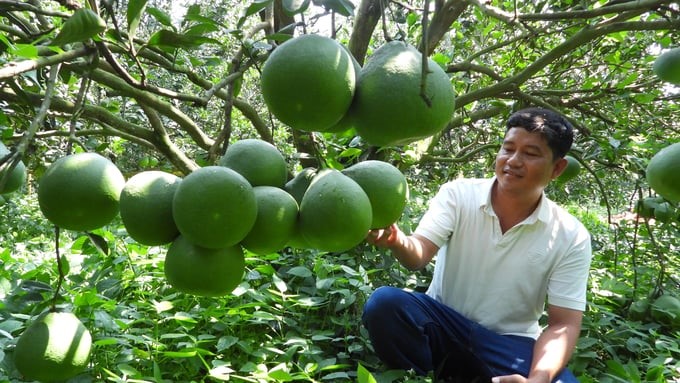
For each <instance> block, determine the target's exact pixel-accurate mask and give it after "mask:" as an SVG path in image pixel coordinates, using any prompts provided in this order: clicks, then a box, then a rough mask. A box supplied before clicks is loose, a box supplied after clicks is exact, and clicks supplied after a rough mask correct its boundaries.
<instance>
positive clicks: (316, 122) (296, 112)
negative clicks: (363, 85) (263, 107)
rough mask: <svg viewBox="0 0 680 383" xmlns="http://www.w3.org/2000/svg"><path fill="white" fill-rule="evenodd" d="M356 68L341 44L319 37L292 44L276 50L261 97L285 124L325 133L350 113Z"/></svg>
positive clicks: (263, 78) (265, 72) (265, 74)
mask: <svg viewBox="0 0 680 383" xmlns="http://www.w3.org/2000/svg"><path fill="white" fill-rule="evenodd" d="M354 68H355V66H354V63H353V61H352V57H351V55H350V54H349V52H348V51H347V50H346V49H344V48H343V47H342V46H341V45H340V44H339V43H338V42H337V41H335V40H333V39H330V38H328V37H324V36H319V35H302V36H299V37H295V38H292V39H290V40H288V41H286V42H284V43H283V44H281V45H280V46H279V47H277V48H276V49H274V51H273V52H272V53H271V55H270V56H269V58H267V61H266V62H265V64H264V67H263V68H262V76H261V78H260V81H261V88H262V96H263V97H264V101H265V103H266V104H267V107H268V108H269V110H270V111H271V112H272V113H273V114H274V116H276V118H278V119H279V120H281V121H282V122H283V123H285V124H287V125H289V126H290V127H292V128H294V129H298V130H302V131H325V130H326V129H328V128H330V127H332V126H333V125H335V123H337V122H338V121H340V119H341V118H342V117H343V116H344V115H345V113H346V112H347V109H349V106H350V104H351V103H352V99H353V97H354V90H355V87H356V74H355V69H354Z"/></svg>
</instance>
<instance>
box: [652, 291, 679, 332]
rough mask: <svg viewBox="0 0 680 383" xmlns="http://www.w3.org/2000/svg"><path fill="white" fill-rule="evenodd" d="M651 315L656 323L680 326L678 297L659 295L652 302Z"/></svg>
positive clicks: (674, 326) (673, 326)
mask: <svg viewBox="0 0 680 383" xmlns="http://www.w3.org/2000/svg"><path fill="white" fill-rule="evenodd" d="M651 315H652V318H654V320H655V321H657V322H658V323H661V324H664V325H667V326H671V327H672V328H680V299H678V298H676V297H675V296H673V295H670V294H664V295H661V296H660V297H658V298H657V299H656V300H655V301H654V302H653V303H652V305H651Z"/></svg>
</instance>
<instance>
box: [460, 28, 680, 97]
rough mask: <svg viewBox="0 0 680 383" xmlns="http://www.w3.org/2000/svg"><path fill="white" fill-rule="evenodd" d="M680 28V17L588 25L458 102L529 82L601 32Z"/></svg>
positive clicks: (605, 33)
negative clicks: (503, 77) (521, 68)
mask: <svg viewBox="0 0 680 383" xmlns="http://www.w3.org/2000/svg"><path fill="white" fill-rule="evenodd" d="M677 28H680V20H655V21H650V22H645V21H632V22H625V23H616V24H608V25H606V26H602V27H597V28H593V27H590V28H588V27H586V28H584V29H582V30H580V31H579V32H577V33H576V34H574V35H573V36H572V37H571V38H570V39H568V40H566V41H565V42H563V43H562V44H560V45H558V46H556V47H555V48H553V49H552V50H550V51H549V52H547V53H546V54H544V55H543V56H541V57H539V58H538V59H537V60H536V61H534V62H533V63H531V64H530V65H528V66H527V67H526V68H524V70H522V71H520V72H518V73H517V74H516V75H514V76H512V77H508V78H506V79H504V80H502V81H499V82H498V83H496V84H494V85H492V86H489V87H486V88H482V89H478V90H475V91H472V92H468V93H466V94H463V95H461V96H458V97H457V98H456V106H457V107H462V106H465V105H467V104H469V103H471V102H474V101H477V100H481V99H484V98H491V97H496V96H498V95H499V94H501V93H504V92H508V91H512V90H514V89H517V88H519V86H520V85H522V84H523V83H525V82H526V81H527V80H529V79H530V78H531V77H532V76H533V75H535V74H536V73H538V72H539V71H541V70H543V69H544V68H545V67H547V66H548V65H549V64H550V63H552V62H554V61H556V60H557V59H559V58H560V57H563V56H566V55H567V54H568V53H569V52H571V51H573V50H575V49H576V48H579V47H581V46H583V45H585V44H586V43H588V42H590V41H593V40H595V39H597V38H599V37H601V36H604V35H607V34H610V33H615V32H621V31H634V30H670V29H677Z"/></svg>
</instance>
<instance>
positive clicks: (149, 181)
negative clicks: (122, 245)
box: [120, 170, 182, 246]
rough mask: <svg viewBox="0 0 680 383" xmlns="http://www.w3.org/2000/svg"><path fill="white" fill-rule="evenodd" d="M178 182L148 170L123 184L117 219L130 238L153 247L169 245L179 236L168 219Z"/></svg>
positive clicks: (170, 216)
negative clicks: (119, 219) (118, 218)
mask: <svg viewBox="0 0 680 383" xmlns="http://www.w3.org/2000/svg"><path fill="white" fill-rule="evenodd" d="M181 180H182V179H181V178H179V177H177V176H176V175H174V174H170V173H166V172H162V171H156V170H152V171H146V172H142V173H138V174H136V175H134V176H133V177H132V178H130V179H129V180H128V181H127V183H126V184H125V186H124V187H123V191H122V192H121V194H120V218H121V220H122V221H123V225H124V226H125V229H126V230H127V232H128V235H130V237H132V239H134V240H135V241H137V242H139V243H141V244H143V245H147V246H155V245H164V244H167V243H170V242H172V241H173V240H174V239H175V238H176V237H177V236H178V235H179V230H178V229H177V225H175V220H174V219H173V218H172V200H173V197H174V196H175V191H176V190H177V187H178V186H179V183H180V182H181Z"/></svg>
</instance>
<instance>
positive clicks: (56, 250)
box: [50, 226, 66, 311]
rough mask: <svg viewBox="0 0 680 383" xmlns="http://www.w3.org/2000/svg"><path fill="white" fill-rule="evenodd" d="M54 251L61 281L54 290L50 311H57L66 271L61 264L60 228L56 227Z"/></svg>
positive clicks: (58, 281)
mask: <svg viewBox="0 0 680 383" xmlns="http://www.w3.org/2000/svg"><path fill="white" fill-rule="evenodd" d="M54 249H55V254H56V258H57V272H58V273H59V279H57V286H56V287H55V288H54V295H53V296H52V302H51V303H50V311H54V310H56V306H57V298H59V290H61V285H62V283H63V282H64V278H66V276H65V275H64V269H63V267H62V264H61V255H60V254H59V226H54Z"/></svg>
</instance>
